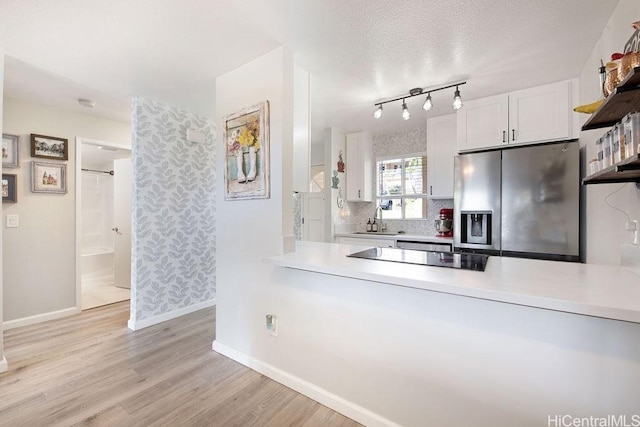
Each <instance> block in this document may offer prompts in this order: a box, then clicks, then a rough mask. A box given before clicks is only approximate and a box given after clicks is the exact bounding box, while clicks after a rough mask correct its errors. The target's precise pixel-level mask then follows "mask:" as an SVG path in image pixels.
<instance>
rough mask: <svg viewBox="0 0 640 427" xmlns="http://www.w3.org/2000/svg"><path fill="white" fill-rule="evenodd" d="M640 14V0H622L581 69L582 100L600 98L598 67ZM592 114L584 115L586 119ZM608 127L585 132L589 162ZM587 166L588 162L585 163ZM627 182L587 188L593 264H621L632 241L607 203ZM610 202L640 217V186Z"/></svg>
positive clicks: (631, 186) (582, 138) (619, 47)
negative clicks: (623, 246) (622, 247)
mask: <svg viewBox="0 0 640 427" xmlns="http://www.w3.org/2000/svg"><path fill="white" fill-rule="evenodd" d="M638 16H640V3H639V2H638V1H637V0H620V2H619V3H618V6H617V7H616V9H615V11H614V12H613V14H612V15H611V18H610V19H609V22H608V23H607V26H606V28H605V29H604V31H603V33H602V36H601V37H600V39H599V40H598V43H597V44H596V46H595V47H594V49H593V52H592V53H591V56H590V57H589V59H588V61H587V63H586V64H585V66H584V68H583V70H582V72H581V73H580V104H587V103H590V102H593V101H595V100H597V99H598V67H599V66H600V59H603V60H604V61H605V62H607V60H608V59H609V58H610V56H611V54H612V53H613V52H621V51H622V49H623V48H624V44H625V43H626V42H627V40H628V39H629V37H631V35H632V34H633V31H634V30H633V28H631V23H632V22H633V21H635V20H637V18H638ZM588 117H589V116H587V115H584V116H583V120H585V121H586V119H587V118H588ZM606 131H607V128H603V129H596V130H591V131H587V132H582V133H581V135H580V144H581V146H583V147H584V146H586V147H587V156H586V162H588V161H589V160H590V159H592V158H595V147H594V143H595V140H596V138H598V137H600V136H602V134H604V133H605V132H606ZM583 166H584V167H585V168H586V166H585V165H583ZM623 185H625V184H598V185H589V186H587V188H586V197H587V204H586V206H587V209H586V222H587V227H586V230H587V231H586V234H587V235H586V239H587V262H588V263H591V264H613V265H619V264H620V245H621V244H622V243H630V242H631V234H630V233H629V232H628V231H625V228H624V226H625V222H626V221H627V219H626V217H625V216H624V215H623V214H621V213H619V212H618V211H616V210H614V209H612V208H610V207H609V206H607V205H606V204H605V203H604V198H605V197H606V196H607V195H609V194H611V193H612V192H613V191H615V190H617V189H618V188H620V187H622V186H623ZM609 203H611V204H612V205H614V206H616V207H617V208H619V209H622V210H624V211H626V212H627V214H628V215H629V216H630V217H631V219H637V220H640V190H638V189H637V188H636V186H635V185H634V184H633V183H630V184H627V185H626V186H625V187H624V188H623V189H622V190H621V191H619V192H617V193H616V194H615V195H613V196H611V197H610V198H609Z"/></svg>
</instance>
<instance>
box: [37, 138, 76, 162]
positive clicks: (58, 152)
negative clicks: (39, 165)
mask: <svg viewBox="0 0 640 427" xmlns="http://www.w3.org/2000/svg"><path fill="white" fill-rule="evenodd" d="M31 157H40V158H42V159H53V160H69V141H68V140H67V139H65V138H56V137H55V136H45V135H36V134H35V133H32V134H31Z"/></svg>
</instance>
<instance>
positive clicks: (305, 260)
mask: <svg viewBox="0 0 640 427" xmlns="http://www.w3.org/2000/svg"><path fill="white" fill-rule="evenodd" d="M362 249H363V247H362V246H358V245H353V246H352V245H341V244H329V243H312V242H299V244H298V246H297V247H296V251H295V252H293V253H288V254H284V255H279V256H274V257H269V258H267V259H265V262H267V263H268V264H271V265H272V266H273V269H272V270H271V271H272V272H271V280H273V281H275V282H277V283H279V285H278V286H279V289H280V291H279V292H278V295H280V298H279V300H278V301H277V302H275V301H274V309H273V310H274V313H276V314H278V315H279V322H280V326H279V328H280V330H279V337H278V338H275V339H272V340H270V341H269V342H270V347H271V355H272V358H273V360H274V363H282V364H287V366H291V369H290V370H289V371H288V372H289V374H288V375H290V376H289V377H286V378H284V377H279V378H280V380H281V381H282V382H283V383H285V384H287V385H289V386H291V387H294V388H296V389H298V390H301V391H303V392H305V393H308V394H309V395H311V396H314V398H315V399H316V400H318V401H319V402H321V403H324V404H326V405H327V406H330V407H333V408H336V409H338V410H339V411H340V412H342V413H344V414H345V415H348V416H352V417H353V418H354V419H357V420H359V421H361V422H364V423H365V424H366V425H407V426H414V425H415V426H418V425H460V426H462V425H474V426H503V425H504V426H506V425H519V426H540V425H548V424H547V421H548V418H547V417H548V416H549V415H554V414H571V415H572V416H576V417H577V416H584V417H588V416H604V415H607V414H617V415H618V414H619V415H627V416H628V417H631V416H632V415H634V414H636V413H637V408H638V405H637V402H638V401H637V397H638V396H639V395H640V276H638V275H637V274H635V273H634V272H632V271H631V270H630V269H627V268H621V267H614V266H600V265H588V264H577V263H565V262H556V261H539V260H529V259H516V258H504V257H490V258H489V261H488V263H487V266H486V270H485V271H484V272H479V271H464V270H457V269H452V268H441V267H427V266H420V265H410V264H403V263H395V262H386V261H376V260H367V259H357V258H349V257H347V256H346V255H348V254H350V253H352V252H357V251H360V250H362ZM282 267H285V268H282ZM278 310H280V312H278ZM301 343H304V345H300V344H301ZM229 354H233V353H232V352H230V353H229ZM275 361H277V362H275ZM254 366H257V365H254ZM257 368H258V369H259V370H260V366H257ZM264 372H265V373H269V372H270V371H269V370H264ZM302 377H305V378H311V379H312V381H313V383H314V384H316V385H317V386H318V387H319V388H320V390H321V391H320V392H318V389H313V390H308V389H305V386H304V383H300V382H299V381H298V380H296V379H295V378H302ZM292 378H293V379H292ZM301 384H302V385H301ZM353 384H358V388H357V390H358V391H355V390H354V388H353ZM362 390H371V392H370V393H363V392H362ZM335 396H340V397H341V398H346V399H347V400H348V401H349V402H350V403H349V404H346V405H345V404H344V401H343V400H342V399H341V398H335ZM365 408H366V409H365ZM460 408H464V411H461V410H460ZM629 419H630V418H629Z"/></svg>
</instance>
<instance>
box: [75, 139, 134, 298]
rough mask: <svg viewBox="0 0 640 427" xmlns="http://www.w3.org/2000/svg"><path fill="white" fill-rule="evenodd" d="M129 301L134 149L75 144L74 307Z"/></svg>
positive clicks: (84, 142) (85, 141)
mask: <svg viewBox="0 0 640 427" xmlns="http://www.w3.org/2000/svg"><path fill="white" fill-rule="evenodd" d="M130 298H131V149H130V148H129V147H125V146H121V145H118V144H113V143H109V142H102V141H94V140H88V139H84V138H77V140H76V306H79V307H78V308H80V309H81V310H87V309H90V308H95V307H100V306H103V305H107V304H113V303H115V302H120V301H126V300H129V299H130Z"/></svg>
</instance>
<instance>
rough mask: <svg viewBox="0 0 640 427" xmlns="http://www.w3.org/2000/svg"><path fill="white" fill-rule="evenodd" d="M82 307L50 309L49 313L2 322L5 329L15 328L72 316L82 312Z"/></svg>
mask: <svg viewBox="0 0 640 427" xmlns="http://www.w3.org/2000/svg"><path fill="white" fill-rule="evenodd" d="M80 311H81V310H80V309H79V308H77V307H71V308H65V309H62V310H57V311H50V312H49V313H42V314H36V315H35V316H29V317H22V318H20V319H14V320H9V321H6V322H4V323H3V324H2V327H3V328H4V330H5V331H6V330H9V329H13V328H19V327H21V326H28V325H34V324H36V323H41V322H46V321H47V320H55V319H60V318H61V317H67V316H71V315H73V314H77V313H80Z"/></svg>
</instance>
